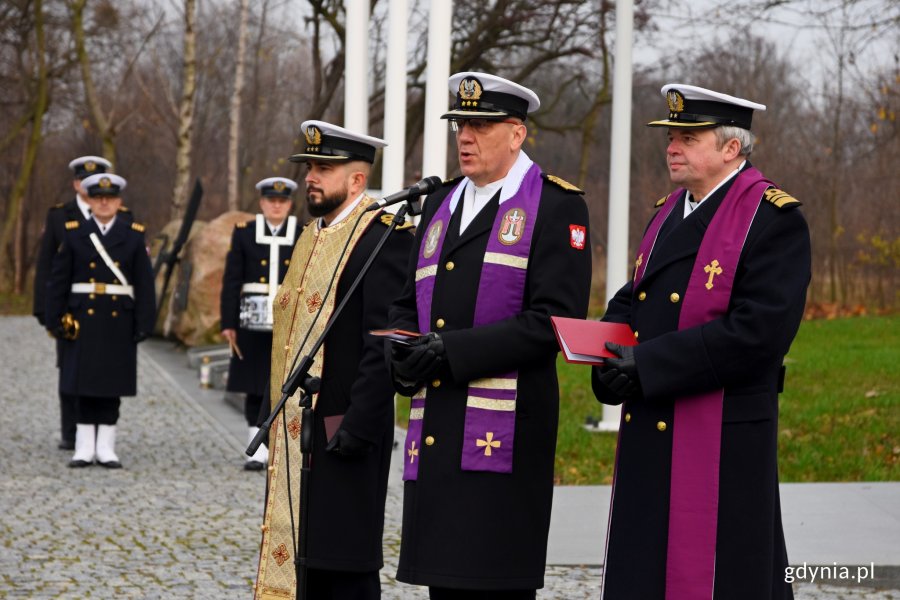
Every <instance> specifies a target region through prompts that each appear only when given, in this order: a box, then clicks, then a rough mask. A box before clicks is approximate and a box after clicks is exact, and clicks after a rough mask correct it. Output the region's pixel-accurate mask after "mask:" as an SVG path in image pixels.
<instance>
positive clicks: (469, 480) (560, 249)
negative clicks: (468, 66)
mask: <svg viewBox="0 0 900 600" xmlns="http://www.w3.org/2000/svg"><path fill="white" fill-rule="evenodd" d="M450 91H451V93H453V94H454V95H455V96H456V102H455V105H454V106H453V109H452V110H451V111H450V112H448V113H446V114H445V115H443V117H442V118H444V119H448V120H449V122H450V128H451V130H452V131H454V132H455V134H456V146H457V151H458V159H459V166H460V171H461V172H462V174H463V177H460V178H457V179H454V180H453V181H450V182H447V183H446V184H445V185H444V187H443V188H442V189H441V190H439V191H437V192H435V193H434V194H432V195H430V196H429V197H428V198H427V199H426V201H425V209H424V213H423V215H422V221H421V223H420V224H419V226H418V233H417V235H416V243H415V246H414V248H415V252H414V253H413V254H412V256H411V257H410V262H409V265H408V269H407V279H406V286H405V288H404V290H403V294H402V295H401V296H400V297H399V299H398V300H397V301H396V302H395V303H394V305H393V307H392V309H391V327H394V328H399V329H404V330H412V331H419V332H421V333H422V334H425V335H423V336H422V337H420V338H418V339H416V340H414V341H413V342H412V344H411V345H409V346H400V345H396V346H394V347H393V348H392V357H391V366H392V374H393V380H394V383H395V387H396V389H397V391H399V392H400V393H402V394H404V395H411V396H412V409H411V411H410V417H409V419H410V420H409V429H408V432H407V437H406V442H405V446H404V451H403V464H404V471H403V479H404V480H405V484H404V500H403V533H402V541H401V546H400V564H399V568H398V571H397V579H398V580H400V581H404V582H407V583H413V584H417V585H427V586H429V588H430V590H429V591H430V597H431V598H454V599H455V598H494V597H498V598H510V599H511V598H535V596H536V590H537V588H540V587H543V584H544V566H545V561H546V554H547V534H548V531H549V528H550V505H551V501H552V498H553V466H554V458H555V452H556V430H557V420H558V412H559V388H558V385H557V379H556V356H557V352H558V350H559V348H558V346H557V343H556V337H555V335H554V333H553V329H552V326H551V323H550V317H551V315H558V316H564V317H572V318H584V317H585V315H586V313H587V307H588V297H589V294H590V283H591V250H590V244H589V242H588V240H589V239H590V237H589V233H588V211H587V206H586V204H585V202H584V199H583V198H582V192H581V190H579V189H577V188H576V187H575V186H573V185H571V184H568V183H566V182H565V181H563V180H562V179H559V178H558V177H554V176H552V175H548V174H547V173H544V172H543V171H542V170H541V168H540V167H539V166H538V165H537V163H535V162H533V161H532V160H531V158H530V157H528V155H527V154H525V152H524V151H523V150H522V144H523V142H524V141H525V139H526V137H527V127H526V125H525V121H526V119H527V116H528V114H529V113H532V112H534V111H535V110H537V109H538V107H539V106H540V101H539V99H538V97H537V95H536V94H535V93H534V92H533V91H531V90H530V89H527V88H525V87H523V86H521V85H518V84H516V83H514V82H512V81H508V80H506V79H503V78H501V77H497V76H494V75H489V74H485V73H474V72H466V73H457V74H455V75H453V76H452V77H451V78H450Z"/></svg>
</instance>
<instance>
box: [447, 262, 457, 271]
mask: <svg viewBox="0 0 900 600" xmlns="http://www.w3.org/2000/svg"><path fill="white" fill-rule="evenodd" d="M455 267H456V265H455V264H453V261H452V260H450V261H447V270H448V271H452V270H453V269H454V268H455Z"/></svg>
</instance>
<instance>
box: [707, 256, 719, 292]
mask: <svg viewBox="0 0 900 600" xmlns="http://www.w3.org/2000/svg"><path fill="white" fill-rule="evenodd" d="M703 270H704V271H705V272H707V273H709V281H707V282H706V289H708V290H711V289H712V288H713V277H715V276H716V275H721V274H722V268H721V267H720V266H719V261H718V260H715V259H713V261H712V262H711V263H709V264H708V265H706V266H705V267H703Z"/></svg>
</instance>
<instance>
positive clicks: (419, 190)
mask: <svg viewBox="0 0 900 600" xmlns="http://www.w3.org/2000/svg"><path fill="white" fill-rule="evenodd" d="M442 181H443V180H442V179H441V178H440V177H438V176H437V175H432V176H431V177H426V178H425V179H423V180H422V181H420V182H419V183H416V184H415V185H411V186H409V187H408V188H406V189H405V190H401V191H399V192H396V193H394V194H391V195H390V196H385V197H384V198H382V199H381V200H378V201H377V202H375V203H374V204H371V205H370V206H369V207H368V208H367V209H366V212H368V211H370V210H378V209H380V208H384V207H385V206H390V205H391V204H397V203H398V202H403V201H405V200H410V199H412V198H418V197H419V196H422V195H426V194H430V193H431V192H433V191H434V190H436V189H437V187H438V186H439V185H441V182H442Z"/></svg>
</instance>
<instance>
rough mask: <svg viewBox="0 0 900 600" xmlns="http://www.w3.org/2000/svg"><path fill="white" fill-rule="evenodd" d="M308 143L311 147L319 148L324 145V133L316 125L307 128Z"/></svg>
mask: <svg viewBox="0 0 900 600" xmlns="http://www.w3.org/2000/svg"><path fill="white" fill-rule="evenodd" d="M305 135H306V143H307V144H309V145H310V146H318V145H319V144H321V143H322V132H321V131H320V130H319V128H318V127H316V126H315V125H310V126H309V127H307V128H306V134H305Z"/></svg>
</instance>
